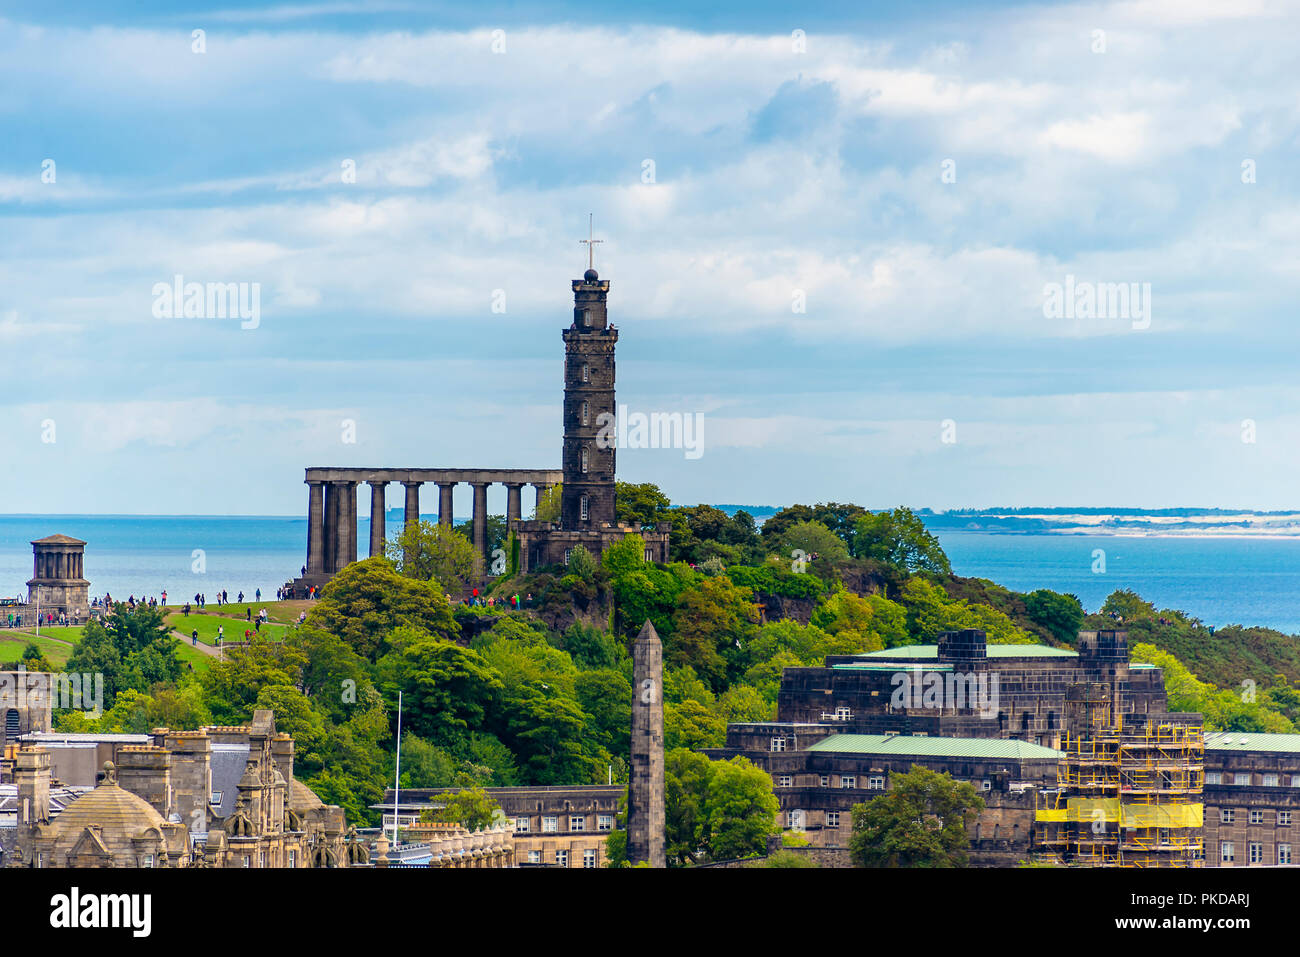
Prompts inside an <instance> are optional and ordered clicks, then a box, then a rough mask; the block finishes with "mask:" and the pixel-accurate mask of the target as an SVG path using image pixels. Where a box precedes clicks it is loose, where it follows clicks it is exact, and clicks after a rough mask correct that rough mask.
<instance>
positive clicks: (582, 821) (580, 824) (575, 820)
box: [569, 814, 587, 831]
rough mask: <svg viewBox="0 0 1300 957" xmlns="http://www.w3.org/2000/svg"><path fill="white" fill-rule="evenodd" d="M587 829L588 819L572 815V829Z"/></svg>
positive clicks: (570, 827) (570, 820)
mask: <svg viewBox="0 0 1300 957" xmlns="http://www.w3.org/2000/svg"><path fill="white" fill-rule="evenodd" d="M586 829H587V819H586V818H585V817H581V816H579V815H576V814H575V815H572V816H570V818H569V830H570V831H585V830H586Z"/></svg>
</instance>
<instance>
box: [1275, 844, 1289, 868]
mask: <svg viewBox="0 0 1300 957" xmlns="http://www.w3.org/2000/svg"><path fill="white" fill-rule="evenodd" d="M1277 862H1278V863H1279V864H1290V863H1291V845H1290V844H1279V845H1278V846H1277Z"/></svg>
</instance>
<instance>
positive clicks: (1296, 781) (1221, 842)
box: [1203, 731, 1300, 867]
mask: <svg viewBox="0 0 1300 957" xmlns="http://www.w3.org/2000/svg"><path fill="white" fill-rule="evenodd" d="M1204 793H1205V823H1204V826H1203V832H1204V853H1205V862H1206V864H1207V865H1208V866H1210V867H1288V866H1291V867H1294V866H1296V865H1297V863H1300V734H1256V733H1254V732H1236V731H1233V732H1226V731H1215V732H1208V733H1206V735H1205V791H1204Z"/></svg>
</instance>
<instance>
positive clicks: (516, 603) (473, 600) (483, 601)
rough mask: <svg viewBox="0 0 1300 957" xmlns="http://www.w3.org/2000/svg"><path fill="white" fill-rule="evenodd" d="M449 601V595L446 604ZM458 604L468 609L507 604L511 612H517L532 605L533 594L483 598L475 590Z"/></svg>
mask: <svg viewBox="0 0 1300 957" xmlns="http://www.w3.org/2000/svg"><path fill="white" fill-rule="evenodd" d="M451 600H452V598H451V595H447V601H448V603H450V602H451ZM460 603H461V604H462V605H467V606H470V607H482V608H496V607H498V606H502V605H507V604H508V605H509V606H510V610H511V611H518V610H519V609H520V608H522V607H524V606H525V605H529V606H531V605H532V603H533V593H532V592H529V593H528V596H527V597H526V598H520V597H519V595H518V594H517V593H516V594H514V595H511V596H510V597H509V598H484V597H483V596H482V595H480V594H479V593H478V589H477V588H475V589H474V590H473V592H472V593H471V594H470V596H469V597H468V598H462V599H461V600H460Z"/></svg>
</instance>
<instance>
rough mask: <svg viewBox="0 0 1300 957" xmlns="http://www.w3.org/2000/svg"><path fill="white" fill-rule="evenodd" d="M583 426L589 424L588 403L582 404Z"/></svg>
mask: <svg viewBox="0 0 1300 957" xmlns="http://www.w3.org/2000/svg"><path fill="white" fill-rule="evenodd" d="M582 424H583V425H586V424H587V403H586V402H584V403H582Z"/></svg>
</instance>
